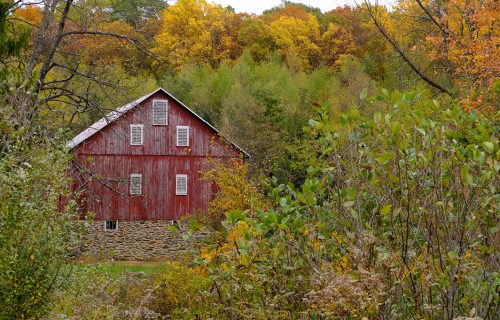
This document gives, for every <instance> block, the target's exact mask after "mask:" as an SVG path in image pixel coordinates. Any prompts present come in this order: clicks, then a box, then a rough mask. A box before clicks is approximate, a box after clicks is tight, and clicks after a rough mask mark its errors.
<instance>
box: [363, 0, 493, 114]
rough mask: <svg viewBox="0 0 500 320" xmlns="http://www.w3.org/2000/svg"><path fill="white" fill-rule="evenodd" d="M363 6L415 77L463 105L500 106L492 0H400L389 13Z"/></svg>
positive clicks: (482, 107)
mask: <svg viewBox="0 0 500 320" xmlns="http://www.w3.org/2000/svg"><path fill="white" fill-rule="evenodd" d="M366 8H367V9H368V12H369V13H370V15H371V17H372V20H373V21H374V23H375V25H376V26H377V28H378V29H379V31H380V32H381V34H382V35H383V36H384V37H385V38H386V40H387V41H388V42H389V43H390V45H391V46H392V47H393V48H394V50H395V51H396V52H397V54H398V55H399V56H400V57H401V58H402V59H403V60H404V61H405V63H406V64H407V65H408V66H409V67H410V68H411V69H412V70H413V71H414V72H415V73H416V74H417V75H418V77H419V78H421V79H423V80H424V81H425V82H427V83H428V84H429V85H431V86H432V87H434V88H435V89H437V90H438V91H439V92H442V93H446V94H448V95H450V96H452V97H456V98H458V99H460V100H461V103H462V105H463V106H464V107H465V108H466V109H474V108H479V109H482V110H490V111H491V110H494V109H496V108H498V102H497V100H498V99H497V96H498V93H497V88H496V87H497V85H496V83H497V79H498V74H499V71H500V67H499V66H500V64H499V60H500V56H499V53H498V46H499V40H498V39H499V37H498V35H499V31H498V30H499V28H498V21H497V20H498V19H497V18H496V17H497V16H498V13H499V11H498V10H499V9H498V6H497V5H496V3H495V1H459V2H456V1H444V2H441V1H421V0H412V1H401V2H400V3H399V4H398V6H396V7H395V10H394V13H392V14H390V15H389V14H387V13H384V12H383V10H380V7H376V6H372V5H370V4H369V3H366ZM396 26H397V27H396Z"/></svg>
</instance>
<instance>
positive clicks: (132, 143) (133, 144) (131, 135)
mask: <svg viewBox="0 0 500 320" xmlns="http://www.w3.org/2000/svg"><path fill="white" fill-rule="evenodd" d="M134 128H140V129H141V142H140V143H134V139H133V134H132V131H133V130H134ZM143 144H144V125H143V124H131V125H130V145H131V146H142V145H143Z"/></svg>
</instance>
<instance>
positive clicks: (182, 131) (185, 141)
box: [177, 126, 189, 147]
mask: <svg viewBox="0 0 500 320" xmlns="http://www.w3.org/2000/svg"><path fill="white" fill-rule="evenodd" d="M177 146H178V147H187V146H189V127H188V126H177Z"/></svg>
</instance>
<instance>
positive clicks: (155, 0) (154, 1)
mask: <svg viewBox="0 0 500 320" xmlns="http://www.w3.org/2000/svg"><path fill="white" fill-rule="evenodd" d="M166 8H168V2H167V1H164V0H132V1H130V0H112V2H111V10H112V11H111V17H112V19H118V20H120V21H123V22H125V23H127V24H130V25H132V26H133V27H134V28H135V29H136V30H138V29H140V28H142V27H143V26H144V25H145V23H146V22H147V21H148V20H149V19H155V20H158V19H159V18H160V12H161V11H163V10H165V9H166Z"/></svg>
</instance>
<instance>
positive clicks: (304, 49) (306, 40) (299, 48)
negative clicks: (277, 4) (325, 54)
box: [269, 14, 321, 71]
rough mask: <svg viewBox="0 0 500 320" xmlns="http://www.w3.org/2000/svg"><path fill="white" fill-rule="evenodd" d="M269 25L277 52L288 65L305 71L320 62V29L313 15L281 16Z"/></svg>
mask: <svg viewBox="0 0 500 320" xmlns="http://www.w3.org/2000/svg"><path fill="white" fill-rule="evenodd" d="M269 27H270V32H271V36H272V37H273V39H274V42H275V43H276V46H277V51H278V53H279V54H280V55H281V57H282V58H283V59H285V61H286V62H287V63H288V65H289V66H290V67H292V68H294V69H297V70H306V71H307V70H311V69H313V68H314V67H316V66H318V65H319V64H320V55H321V54H320V53H321V50H320V48H319V46H318V43H319V39H320V30H319V23H318V20H317V19H316V17H315V16H313V15H312V14H307V16H306V18H304V19H299V18H295V17H290V16H281V17H279V18H278V19H277V20H275V21H273V22H272V23H271V24H270V26H269Z"/></svg>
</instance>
